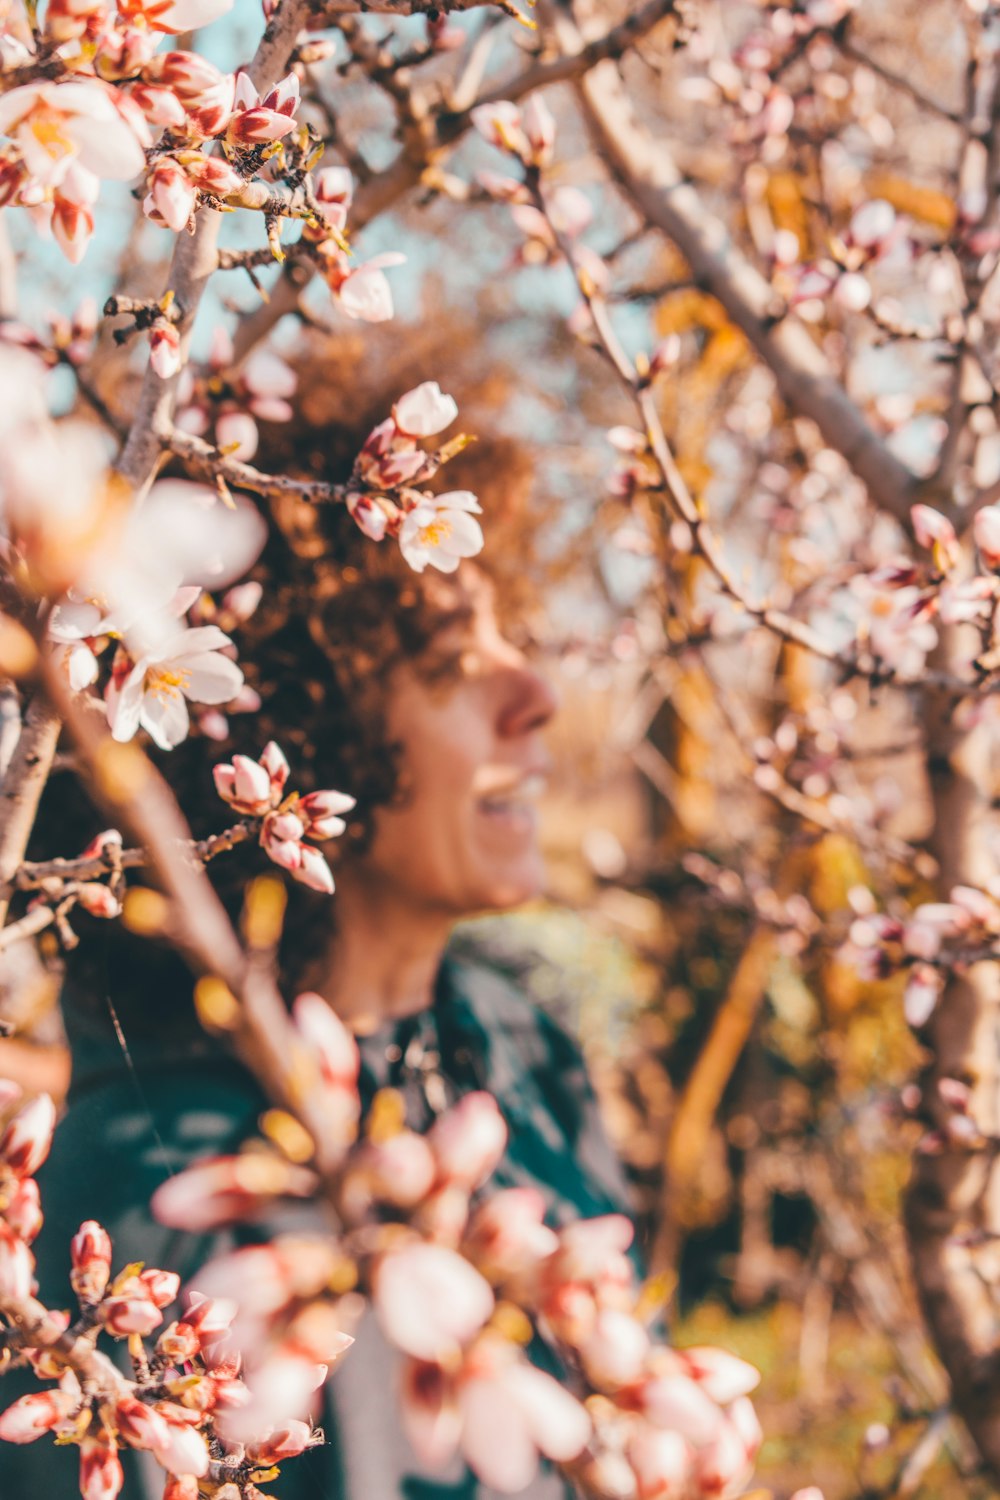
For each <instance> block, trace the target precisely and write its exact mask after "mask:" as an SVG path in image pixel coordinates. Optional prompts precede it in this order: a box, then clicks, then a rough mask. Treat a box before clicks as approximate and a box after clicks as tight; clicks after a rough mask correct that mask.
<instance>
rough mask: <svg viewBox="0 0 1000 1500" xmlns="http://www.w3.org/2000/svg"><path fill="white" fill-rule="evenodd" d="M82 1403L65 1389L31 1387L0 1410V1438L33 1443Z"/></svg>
mask: <svg viewBox="0 0 1000 1500" xmlns="http://www.w3.org/2000/svg"><path fill="white" fill-rule="evenodd" d="M79 1404H80V1403H79V1398H78V1397H77V1396H75V1395H71V1394H69V1393H67V1392H64V1391H59V1390H48V1391H32V1392H31V1394H30V1395H28V1396H22V1397H21V1398H20V1400H18V1401H15V1402H14V1404H13V1406H8V1408H7V1410H6V1411H5V1412H2V1413H0V1439H2V1440H3V1441H4V1442H5V1443H33V1442H35V1440H36V1439H37V1438H40V1437H41V1436H42V1434H43V1433H44V1432H51V1431H52V1429H53V1427H57V1426H58V1425H59V1423H60V1422H63V1421H65V1420H66V1418H67V1417H68V1416H69V1415H70V1413H71V1412H72V1411H74V1409H75V1408H76V1407H77V1406H78V1405H79Z"/></svg>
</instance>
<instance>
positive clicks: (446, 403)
mask: <svg viewBox="0 0 1000 1500" xmlns="http://www.w3.org/2000/svg"><path fill="white" fill-rule="evenodd" d="M457 416H458V407H457V405H456V404H455V400H454V397H452V396H447V395H445V394H444V393H443V392H442V390H441V387H440V386H439V385H438V383H437V381H436V380H426V381H424V382H423V384H422V385H418V386H416V387H415V388H414V389H413V390H411V391H407V392H406V394H405V395H403V396H401V397H400V398H399V400H398V401H397V402H396V404H395V405H394V406H393V409H392V414H391V416H388V417H386V418H385V420H384V421H382V422H380V423H379V424H378V426H377V427H375V428H373V429H372V431H371V432H370V433H369V434H368V436H367V438H366V439H365V442H364V445H363V447H362V449H361V452H360V454H359V455H358V459H357V462H356V463H355V465H354V472H353V473H352V475H351V479H350V482H349V485H348V491H347V496H346V504H347V509H348V510H349V511H350V513H351V515H352V516H353V517H354V520H355V521H356V522H357V524H358V526H360V528H361V530H362V531H363V532H364V534H365V535H366V536H368V537H371V539H372V540H373V541H376V542H380V541H381V540H382V538H383V537H385V536H387V535H390V536H396V537H397V538H398V540H399V548H400V551H401V552H402V554H403V557H404V558H405V559H406V561H407V562H408V563H409V565H410V567H411V568H413V570H414V572H417V573H422V572H423V571H424V569H425V568H426V567H427V566H428V564H430V565H432V566H433V567H435V568H437V569H438V570H439V571H440V572H442V573H453V572H454V571H455V570H456V568H457V567H458V565H459V563H460V562H461V560H462V558H464V557H474V556H475V555H476V553H478V552H480V551H481V550H482V547H483V532H482V528H481V526H480V525H479V522H478V521H477V520H476V519H475V518H476V516H477V515H479V514H480V507H479V502H478V500H477V499H476V497H475V495H473V494H472V493H471V492H470V491H469V490H450V491H448V492H447V493H445V494H442V495H435V494H433V493H432V492H431V491H430V490H423V489H419V488H418V487H417V486H418V485H420V484H422V483H424V482H426V481H427V480H428V479H430V478H431V476H432V475H434V474H435V473H436V472H437V470H438V469H439V468H440V467H441V465H442V464H443V463H445V462H447V460H448V459H449V458H450V457H452V456H453V455H454V454H455V453H457V452H459V451H460V450H461V448H463V447H464V446H465V443H466V442H467V441H468V440H467V439H466V438H465V437H459V438H456V439H455V440H454V441H453V442H451V443H449V444H447V445H446V446H445V447H444V448H442V449H439V450H438V451H437V452H435V453H428V452H427V451H426V450H425V449H423V448H421V446H420V440H421V439H423V438H429V437H435V436H437V434H438V433H439V432H442V431H443V430H444V429H445V428H446V427H450V425H451V424H452V422H454V420H455V418H456V417H457Z"/></svg>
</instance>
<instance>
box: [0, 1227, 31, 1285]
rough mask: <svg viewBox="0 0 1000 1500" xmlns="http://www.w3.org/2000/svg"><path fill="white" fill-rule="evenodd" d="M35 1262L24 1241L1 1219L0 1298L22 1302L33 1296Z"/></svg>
mask: <svg viewBox="0 0 1000 1500" xmlns="http://www.w3.org/2000/svg"><path fill="white" fill-rule="evenodd" d="M34 1269H35V1261H34V1257H33V1255H32V1253H31V1251H30V1250H29V1249H28V1247H27V1245H26V1244H25V1243H24V1241H23V1240H19V1239H18V1238H17V1236H16V1235H15V1234H13V1233H12V1232H11V1230H10V1229H8V1227H7V1225H6V1224H5V1223H4V1222H3V1220H2V1219H0V1297H9V1298H12V1299H13V1300H14V1301H20V1300H21V1299H23V1298H24V1297H30V1296H31V1288H32V1285H33V1283H34Z"/></svg>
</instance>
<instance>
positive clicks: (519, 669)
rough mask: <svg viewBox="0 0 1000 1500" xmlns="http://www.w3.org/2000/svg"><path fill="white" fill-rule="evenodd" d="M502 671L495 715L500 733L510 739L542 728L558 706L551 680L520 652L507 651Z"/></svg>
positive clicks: (557, 698)
mask: <svg viewBox="0 0 1000 1500" xmlns="http://www.w3.org/2000/svg"><path fill="white" fill-rule="evenodd" d="M511 658H512V659H511V660H510V661H509V663H508V665H507V667H506V670H505V673H504V693H503V699H502V705H501V711H500V718H499V725H498V727H499V729H500V733H501V734H502V735H504V736H506V737H509V738H514V737H516V736H518V735H522V734H530V733H531V732H532V731H533V730H537V729H544V728H545V725H546V724H547V723H548V722H549V720H550V719H551V718H552V716H553V714H554V713H555V712H556V709H557V708H558V707H559V697H558V694H557V693H556V690H555V688H554V687H553V686H552V683H551V682H550V681H549V679H548V678H547V677H546V676H545V675H544V673H542V672H539V671H538V669H537V668H536V667H534V666H532V664H531V663H530V662H529V661H528V660H527V658H526V657H525V656H523V655H522V654H521V652H520V651H517V650H514V649H513V648H512V650H511Z"/></svg>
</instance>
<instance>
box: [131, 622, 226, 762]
mask: <svg viewBox="0 0 1000 1500" xmlns="http://www.w3.org/2000/svg"><path fill="white" fill-rule="evenodd" d="M231 644H232V643H231V641H230V639H229V637H228V636H227V635H224V634H223V632H222V631H221V630H219V628H218V627H217V626H215V625H203V626H200V627H198V628H196V629H194V630H182V631H179V632H175V633H174V634H173V635H172V637H169V638H168V639H166V640H164V641H163V642H162V643H161V644H160V645H159V646H158V647H156V648H155V649H150V650H148V651H147V652H146V653H145V654H144V655H142V656H140V657H139V659H138V661H136V662H135V663H134V664H133V663H132V660H131V658H129V657H127V656H126V657H125V660H124V662H122V664H121V666H120V667H118V668H116V670H115V671H114V672H113V674H112V679H111V682H110V683H109V685H108V689H107V692H106V694H105V698H106V702H107V715H108V723H109V725H110V726H111V734H112V738H114V739H116V740H119V741H122V742H124V741H126V740H130V739H132V738H133V736H134V735H135V734H136V731H137V730H139V729H140V728H141V729H144V730H145V731H146V733H147V734H148V735H149V737H150V739H151V740H152V741H153V743H154V744H156V745H158V746H159V747H160V749H161V750H172V749H173V748H174V746H175V745H179V744H180V743H181V741H182V740H183V739H185V738H186V737H187V733H188V729H189V728H190V718H189V714H188V708H187V701H188V699H191V700H192V701H193V702H195V703H226V702H228V701H229V699H230V698H233V697H234V696H235V694H236V693H237V692H238V691H239V689H240V687H241V686H242V683H243V673H242V672H241V671H240V669H239V667H238V666H237V665H236V663H235V662H233V661H231V660H230V658H229V657H228V656H225V655H223V651H224V650H225V648H226V647H227V646H230V645H231Z"/></svg>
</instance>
